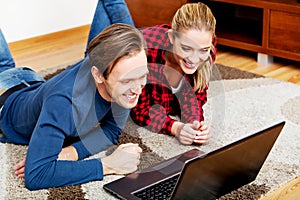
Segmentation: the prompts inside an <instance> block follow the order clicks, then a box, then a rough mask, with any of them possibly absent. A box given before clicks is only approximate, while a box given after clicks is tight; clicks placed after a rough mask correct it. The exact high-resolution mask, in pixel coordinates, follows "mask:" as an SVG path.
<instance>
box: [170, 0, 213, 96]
mask: <svg viewBox="0 0 300 200" xmlns="http://www.w3.org/2000/svg"><path fill="white" fill-rule="evenodd" d="M190 29H195V30H200V31H202V30H204V31H209V32H210V33H211V34H212V36H213V37H215V29H216V19H215V17H214V15H213V13H212V12H211V10H210V8H209V7H208V6H207V5H205V4H203V3H200V2H198V3H187V4H184V5H183V6H181V7H180V8H179V9H178V10H177V11H176V13H175V15H174V17H173V20H172V30H173V32H174V33H176V32H181V31H186V30H190ZM175 35H176V34H175ZM213 48H214V46H213V44H212V45H211V51H213ZM211 66H212V59H211V56H209V58H208V60H207V61H206V62H204V63H203V66H202V67H199V68H198V69H197V71H196V72H195V73H194V74H193V80H194V90H195V91H197V90H199V89H204V88H205V87H206V86H207V84H208V81H209V79H210V73H211Z"/></svg>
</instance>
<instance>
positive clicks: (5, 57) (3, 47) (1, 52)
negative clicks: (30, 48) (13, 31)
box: [0, 29, 15, 73]
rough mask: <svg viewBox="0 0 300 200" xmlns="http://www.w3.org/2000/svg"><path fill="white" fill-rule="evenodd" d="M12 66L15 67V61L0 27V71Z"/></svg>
mask: <svg viewBox="0 0 300 200" xmlns="http://www.w3.org/2000/svg"><path fill="white" fill-rule="evenodd" d="M13 67H15V61H14V59H13V57H12V56H11V53H10V50H9V48H8V45H7V42H6V40H5V38H4V35H3V33H2V31H1V29H0V73H1V72H3V71H5V70H7V69H10V68H13Z"/></svg>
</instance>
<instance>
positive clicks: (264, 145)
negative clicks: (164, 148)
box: [173, 123, 284, 200]
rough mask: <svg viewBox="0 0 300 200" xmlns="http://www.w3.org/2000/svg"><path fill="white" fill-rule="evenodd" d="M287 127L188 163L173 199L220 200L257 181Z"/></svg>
mask: <svg viewBox="0 0 300 200" xmlns="http://www.w3.org/2000/svg"><path fill="white" fill-rule="evenodd" d="M283 124H284V123H280V124H278V125H276V126H274V127H271V128H269V129H266V130H263V131H261V132H259V133H256V134H253V135H250V136H248V137H246V138H243V139H241V140H239V141H237V142H234V143H232V144H229V145H227V146H225V147H223V148H220V149H218V150H216V151H212V152H210V153H208V154H205V155H204V156H199V157H198V158H195V159H192V160H190V161H189V162H187V163H186V166H185V167H184V170H183V172H182V173H181V176H180V178H179V181H178V184H177V186H176V189H175V191H174V193H173V199H205V200H209V199H216V198H218V197H220V196H222V195H224V194H226V193H229V192H231V191H232V190H235V189H237V188H239V187H241V186H243V185H245V184H247V183H249V182H251V181H253V180H254V179H255V178H256V176H257V174H258V172H259V170H260V169H261V167H262V165H263V163H264V161H265V159H266V158H267V156H268V154H269V152H270V150H271V149H272V146H273V144H274V143H275V141H276V139H277V137H278V135H279V133H280V131H281V129H282V127H283ZM195 177H197V178H195ZM195 188H197V189H195Z"/></svg>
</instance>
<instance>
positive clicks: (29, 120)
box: [0, 57, 129, 190]
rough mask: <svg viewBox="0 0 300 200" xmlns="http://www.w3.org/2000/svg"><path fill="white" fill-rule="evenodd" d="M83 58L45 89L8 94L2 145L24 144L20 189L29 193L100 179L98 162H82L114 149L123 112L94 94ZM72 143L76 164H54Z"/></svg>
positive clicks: (2, 120) (125, 112)
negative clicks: (24, 162) (25, 152)
mask: <svg viewBox="0 0 300 200" xmlns="http://www.w3.org/2000/svg"><path fill="white" fill-rule="evenodd" d="M90 69H91V64H90V62H89V59H88V57H87V58H86V59H85V60H83V61H81V62H79V63H77V64H75V65H74V66H73V67H70V68H68V69H67V70H65V71H64V72H62V73H60V74H58V75H56V76H55V77H53V78H52V79H50V80H48V81H47V82H45V83H38V84H35V85H33V86H31V87H28V88H25V89H22V90H20V91H18V92H15V93H13V94H12V95H11V96H9V98H8V99H7V100H6V102H5V104H4V107H3V110H2V113H1V117H0V123H1V124H0V127H1V128H2V130H3V132H4V135H5V137H4V138H2V141H4V142H10V143H15V144H28V151H27V155H26V164H25V185H26V187H27V188H28V189H30V190H36V189H41V188H49V187H57V186H66V185H74V184H80V183H84V182H88V181H92V180H102V179H103V168H102V163H101V160H100V159H90V160H83V158H86V157H88V156H90V155H92V154H95V153H97V152H100V151H101V150H104V149H106V148H107V147H108V146H109V145H111V144H113V143H116V142H117V139H118V137H119V135H120V134H121V131H122V129H123V128H124V126H125V123H126V120H127V117H128V114H129V110H127V109H125V108H122V107H120V106H118V105H117V104H115V103H112V102H107V101H106V100H104V99H103V98H102V97H101V95H99V93H98V92H97V89H96V86H95V82H94V79H93V77H92V75H91V73H90ZM68 141H72V146H74V147H75V148H76V150H77V152H78V157H79V160H78V161H61V160H57V158H58V154H59V153H60V152H61V150H62V147H63V146H64V144H66V143H68Z"/></svg>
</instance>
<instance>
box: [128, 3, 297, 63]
mask: <svg viewBox="0 0 300 200" xmlns="http://www.w3.org/2000/svg"><path fill="white" fill-rule="evenodd" d="M199 1H200V2H203V3H205V4H207V5H208V6H209V7H210V8H211V10H212V12H213V13H214V15H215V17H216V20H217V28H216V34H217V38H218V43H219V44H221V45H225V46H230V47H234V48H239V49H244V50H249V51H253V52H257V53H258V60H259V58H260V57H259V56H263V57H268V58H267V60H271V59H269V58H272V57H273V56H276V57H281V58H286V59H291V60H295V61H300V3H298V2H297V0H169V1H162V0H151V1H143V0H126V2H127V4H128V7H129V10H130V12H131V14H132V17H133V20H134V21H135V23H136V26H138V27H147V26H153V25H156V24H161V23H170V22H171V19H172V17H173V15H174V13H175V12H176V10H177V9H178V8H179V7H180V6H181V5H182V4H184V3H187V2H199Z"/></svg>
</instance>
